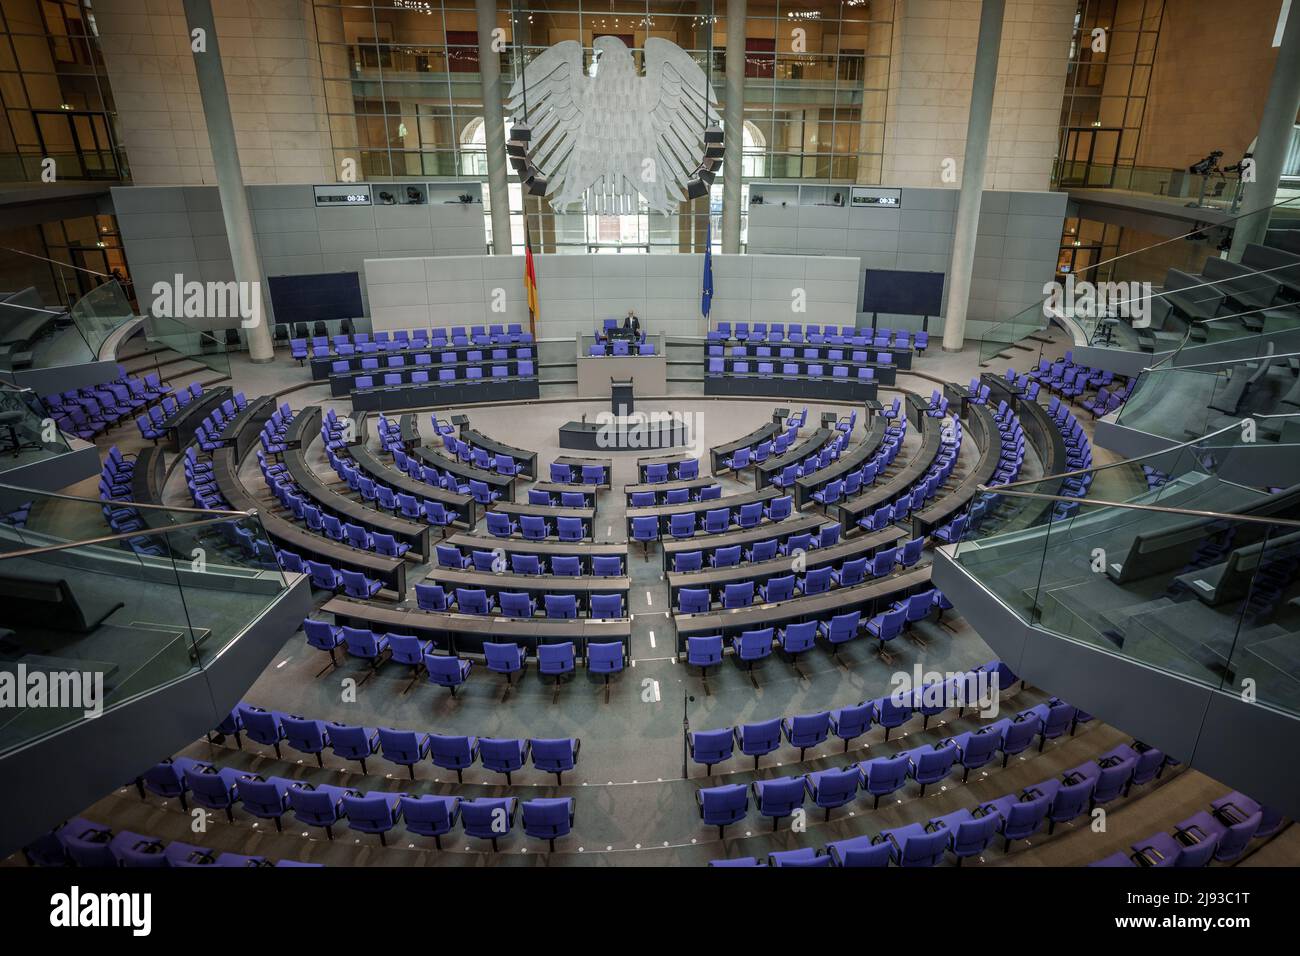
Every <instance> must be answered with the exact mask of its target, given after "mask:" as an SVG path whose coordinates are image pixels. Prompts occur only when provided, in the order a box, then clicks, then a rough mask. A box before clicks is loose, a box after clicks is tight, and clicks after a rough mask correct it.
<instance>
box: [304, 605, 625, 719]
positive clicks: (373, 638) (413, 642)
mask: <svg viewBox="0 0 1300 956" xmlns="http://www.w3.org/2000/svg"><path fill="white" fill-rule="evenodd" d="M415 590H416V595H417V599H418V601H419V606H420V608H421V610H425V611H446V610H449V607H448V604H447V601H446V597H445V595H444V594H443V589H442V587H441V586H440V585H421V584H417V585H416V586H415ZM568 597H569V598H570V607H569V610H570V611H571V612H572V613H569V614H564V615H560V614H557V615H555V616H556V617H576V615H577V612H576V607H574V606H573V605H574V602H573V595H568ZM615 597H617V595H615ZM548 610H549V609H548ZM595 616H600V615H595ZM303 631H304V633H305V634H306V635H307V644H308V645H309V646H311V647H314V648H316V649H317V650H322V651H325V652H327V653H328V654H329V656H330V662H331V663H332V664H334V665H335V666H337V665H338V659H337V658H336V657H335V656H334V652H335V650H336V649H338V648H340V647H342V648H344V649H345V650H346V651H347V653H348V654H349V655H350V656H352V657H357V658H361V659H362V660H365V661H367V662H368V663H369V664H370V665H371V668H372V672H373V670H376V669H378V667H379V664H380V663H381V662H382V661H383V660H388V659H391V660H395V661H397V662H398V663H400V664H406V665H407V666H409V667H410V668H411V669H412V676H411V682H412V683H414V682H415V681H416V680H417V679H418V678H419V675H420V672H421V671H423V672H424V674H425V676H426V677H427V678H428V681H429V683H430V684H436V685H437V686H439V687H446V688H447V689H448V690H450V691H451V694H452V696H453V697H455V696H456V688H458V687H460V686H461V685H462V684H464V683H465V681H466V680H468V679H469V675H470V672H471V670H473V662H472V661H468V660H463V659H461V658H459V657H455V656H451V655H443V654H434V653H433V647H432V644H431V643H430V642H429V641H426V640H422V639H421V638H418V637H415V636H413V635H410V634H398V633H393V632H389V633H385V632H382V631H380V632H375V631H371V630H367V629H365V628H355V627H346V626H345V627H340V626H337V625H334V624H329V623H327V622H325V621H316V620H312V619H311V618H308V619H307V620H306V621H304V622H303ZM584 649H585V666H586V669H587V672H588V673H591V674H601V675H603V676H604V678H605V683H606V684H608V683H609V675H610V674H617V673H619V672H620V671H622V670H623V667H624V666H625V665H626V663H627V661H628V654H627V646H626V645H625V644H624V643H623V642H622V641H609V642H605V643H595V642H589V643H587V644H585V645H584ZM534 653H535V656H536V658H537V670H538V673H540V674H542V675H544V676H548V677H554V678H555V682H556V683H557V684H558V683H559V682H560V678H561V677H563V676H565V675H566V674H572V673H575V672H576V669H577V657H578V655H577V651H576V649H575V646H574V643H573V642H572V641H559V642H556V643H554V644H538V645H537V648H536V650H535V651H534ZM385 655H387V657H385ZM483 658H484V666H486V667H487V669H488V670H490V671H492V672H494V673H497V674H505V675H506V682H507V683H514V675H515V674H519V673H521V672H522V671H523V669H524V665H525V664H526V663H527V660H528V649H527V648H526V647H524V646H523V645H521V644H512V643H501V642H494V641H486V642H484V644H483ZM326 669H327V670H328V668H326ZM322 673H323V672H322ZM407 687H408V689H409V687H410V685H409V684H408V685H407Z"/></svg>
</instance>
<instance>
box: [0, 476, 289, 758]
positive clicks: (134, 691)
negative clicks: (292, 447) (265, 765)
mask: <svg viewBox="0 0 1300 956" xmlns="http://www.w3.org/2000/svg"><path fill="white" fill-rule="evenodd" d="M110 517H111V519H112V520H113V522H114V524H115V526H116V527H117V528H119V529H122V530H120V531H114V530H113V529H112V528H111V527H110V526H109V524H108V521H109V519H110ZM286 587H287V583H286V580H285V577H284V575H283V574H282V572H281V571H280V569H279V567H278V565H277V564H276V561H275V552H274V548H273V547H272V545H271V543H270V541H269V539H268V538H267V537H266V533H265V531H264V530H263V529H262V526H261V522H260V520H259V519H258V517H257V515H256V514H245V513H243V512H204V511H200V510H197V509H185V508H167V507H151V506H147V505H142V504H136V503H133V502H122V501H115V502H105V501H96V500H93V499H84V498H73V497H68V496H62V495H52V494H44V493H40V492H36V491H32V490H30V489H24V488H18V487H15V486H12V485H0V589H3V591H4V593H5V595H6V600H5V602H4V609H3V611H0V625H3V627H4V628H5V629H6V631H7V632H8V633H7V635H6V636H5V638H4V639H3V641H0V669H3V670H6V671H9V672H11V673H14V674H26V675H29V676H30V675H32V674H34V673H36V672H40V673H42V674H44V675H46V680H47V681H48V682H49V685H50V686H51V687H52V686H54V681H55V680H56V679H58V680H64V681H68V682H73V683H75V682H77V681H87V682H97V683H98V684H100V685H101V686H102V689H103V697H102V702H101V706H102V707H105V708H107V707H112V706H115V705H117V704H120V703H123V702H125V701H127V700H129V699H130V698H131V697H134V696H136V695H138V694H141V693H144V692H146V691H150V690H153V689H155V688H157V687H159V686H161V685H163V684H165V683H167V682H169V681H172V680H176V679H178V678H180V677H183V676H185V675H187V674H189V673H191V672H192V671H195V670H197V669H201V668H203V667H205V666H206V665H207V664H208V662H210V661H211V660H212V659H213V658H214V657H215V656H216V655H218V654H219V653H220V652H221V651H222V650H223V649H224V648H226V647H227V646H228V645H229V644H230V643H231V641H233V640H234V639H235V637H237V636H238V635H239V634H240V633H241V632H242V631H243V630H244V628H245V627H246V626H247V625H248V623H249V622H250V621H252V620H253V619H254V618H256V617H257V616H259V615H260V614H261V613H262V612H263V611H264V610H265V609H266V608H267V607H269V606H270V605H271V604H272V603H273V602H274V601H275V600H276V599H277V598H278V597H279V596H280V595H281V594H282V593H283V592H284V591H285V589H286ZM75 675H80V676H75ZM85 709H86V708H84V707H81V706H76V707H67V706H64V707H54V706H31V707H26V708H19V709H15V710H10V709H6V710H5V712H4V715H3V720H4V722H3V724H2V725H0V752H3V751H5V750H8V749H10V748H12V747H16V746H20V745H22V744H25V743H27V742H29V741H30V740H32V739H33V738H35V737H38V736H40V735H42V734H45V733H49V732H52V731H54V730H57V729H60V728H62V727H65V726H67V725H69V724H70V723H73V722H75V721H77V720H81V719H84V717H85V714H84V713H83V711H84V710H85Z"/></svg>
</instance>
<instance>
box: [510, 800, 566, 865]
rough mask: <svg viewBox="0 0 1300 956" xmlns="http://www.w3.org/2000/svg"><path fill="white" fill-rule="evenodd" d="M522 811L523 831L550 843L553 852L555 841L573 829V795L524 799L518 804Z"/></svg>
mask: <svg viewBox="0 0 1300 956" xmlns="http://www.w3.org/2000/svg"><path fill="white" fill-rule="evenodd" d="M519 807H520V810H522V812H523V827H524V833H526V834H528V836H530V837H533V838H535V839H538V840H546V841H547V842H548V843H550V847H551V852H552V853H553V852H555V841H556V840H557V839H559V838H560V837H562V836H566V835H568V833H569V832H570V831H571V830H572V829H573V813H574V801H573V797H539V798H537V799H534V800H525V801H524V802H523V803H521V804H520V805H519Z"/></svg>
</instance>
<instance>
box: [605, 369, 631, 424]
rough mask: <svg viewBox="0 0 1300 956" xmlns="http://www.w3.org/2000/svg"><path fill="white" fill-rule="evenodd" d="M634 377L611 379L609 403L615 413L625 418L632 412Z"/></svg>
mask: <svg viewBox="0 0 1300 956" xmlns="http://www.w3.org/2000/svg"><path fill="white" fill-rule="evenodd" d="M633 381H634V379H630V378H629V379H626V380H624V381H619V380H618V379H616V378H611V379H610V380H609V404H610V410H611V411H613V413H614V415H615V416H617V417H619V418H623V417H625V416H627V415H631V414H632V382H633Z"/></svg>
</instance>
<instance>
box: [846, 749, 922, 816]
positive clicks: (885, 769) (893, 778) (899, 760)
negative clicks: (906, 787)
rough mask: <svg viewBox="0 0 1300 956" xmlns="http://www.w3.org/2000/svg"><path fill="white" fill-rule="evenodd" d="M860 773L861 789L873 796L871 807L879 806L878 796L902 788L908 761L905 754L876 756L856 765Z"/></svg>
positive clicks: (905, 778)
mask: <svg viewBox="0 0 1300 956" xmlns="http://www.w3.org/2000/svg"><path fill="white" fill-rule="evenodd" d="M856 766H857V768H858V772H859V773H860V774H861V775H862V789H863V790H865V791H866V792H867V793H869V794H871V795H872V797H873V798H875V800H874V803H873V804H872V807H873V809H874V808H878V807H879V806H880V798H881V797H883V796H885V795H887V794H890V793H894V792H895V791H897V790H899V789H901V788H902V786H903V784H904V782H905V781H906V780H907V773H908V770H909V762H908V759H907V755H906V754H897V755H895V756H893V757H876V758H875V759H874V760H864V761H862V762H861V763H859V764H857V765H856Z"/></svg>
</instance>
